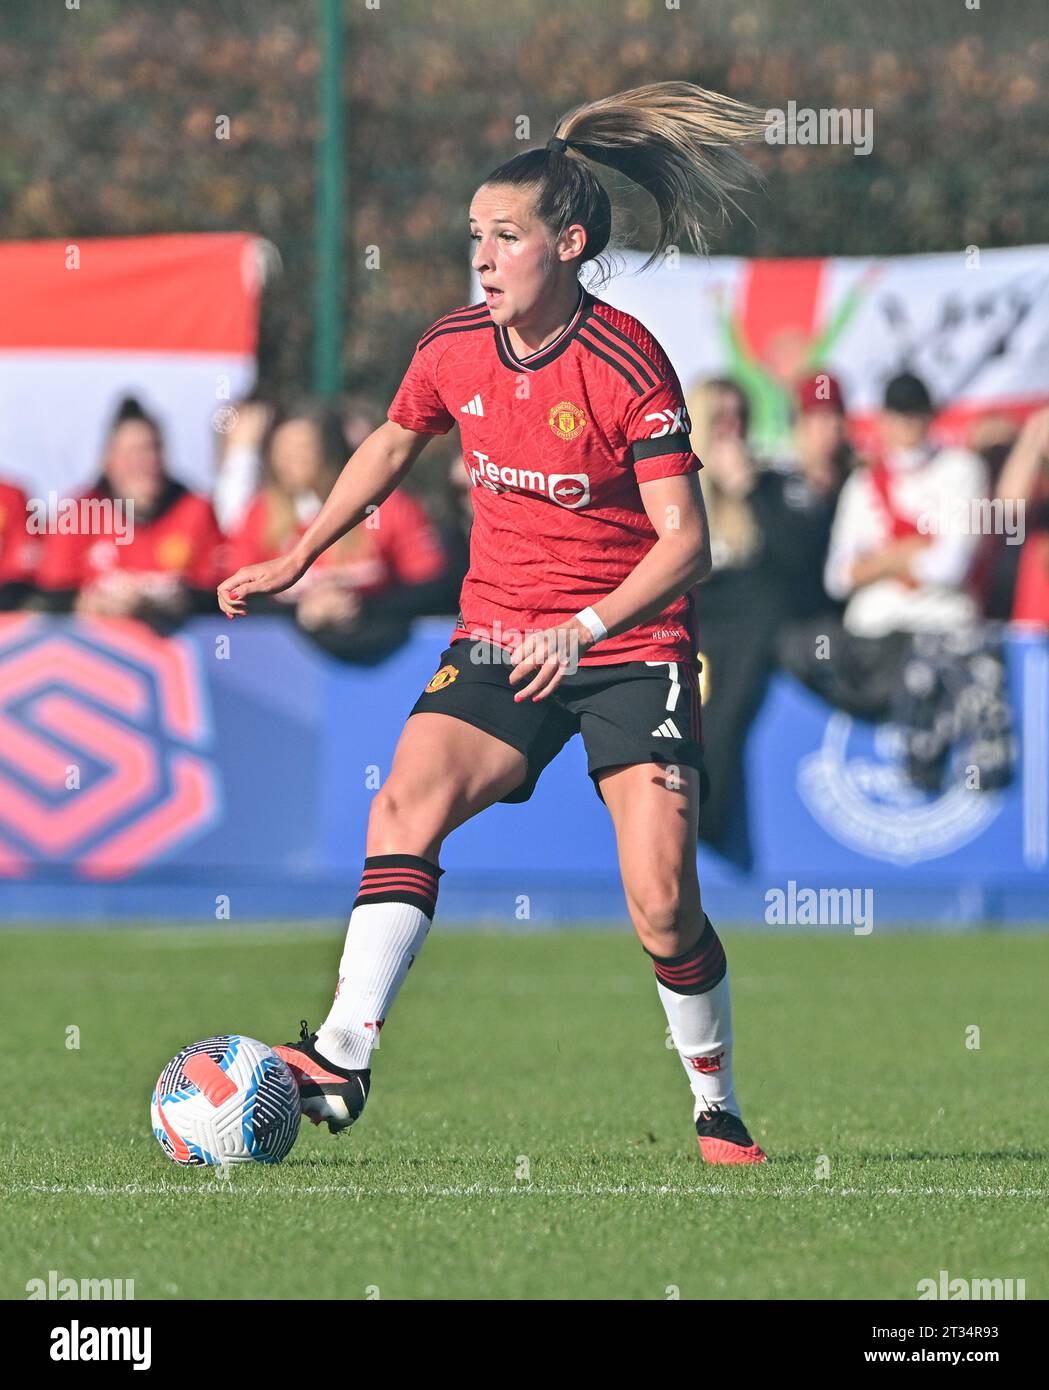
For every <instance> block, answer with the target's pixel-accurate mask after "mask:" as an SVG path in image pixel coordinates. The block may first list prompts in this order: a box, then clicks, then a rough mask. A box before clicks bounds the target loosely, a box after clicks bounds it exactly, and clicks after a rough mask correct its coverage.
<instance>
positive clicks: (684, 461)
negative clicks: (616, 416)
mask: <svg viewBox="0 0 1049 1390" xmlns="http://www.w3.org/2000/svg"><path fill="white" fill-rule="evenodd" d="M666 367H667V370H666V373H665V374H664V376H663V380H662V381H660V382H658V383H657V384H656V385H655V386H652V387H650V388H649V389H648V390H647V391H645V392H644V394H643V395H640V396H632V397H631V399H630V401H629V402H628V404H627V408H626V413H625V416H624V420H623V430H624V433H625V435H626V443H627V448H628V449H629V450H630V457H631V458H632V460H633V463H634V473H635V476H636V477H637V480H638V482H639V483H651V482H654V481H655V479H657V478H674V477H677V476H678V475H679V474H681V473H696V472H698V471H699V469H700V468H702V466H703V465H702V464H701V463H700V461H699V459H698V458H696V456H695V454H694V453H693V452H692V441H691V440H690V439H689V432H690V431H691V429H692V423H691V421H690V420H689V418H688V410H687V409H686V407H685V397H684V394H683V392H682V390H681V383H680V382H679V381H678V379H677V373H676V372H675V371H674V369H673V368H672V367H671V366H670V364H669V363H666Z"/></svg>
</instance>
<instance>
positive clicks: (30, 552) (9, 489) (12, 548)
mask: <svg viewBox="0 0 1049 1390" xmlns="http://www.w3.org/2000/svg"><path fill="white" fill-rule="evenodd" d="M38 558H39V542H38V541H37V539H36V537H35V536H32V535H30V534H29V533H28V532H27V530H26V499H25V493H24V492H22V490H21V488H17V487H15V486H13V484H11V483H0V584H13V583H25V582H26V581H27V580H29V579H31V578H32V576H33V570H34V569H35V568H36V563H37V560H38Z"/></svg>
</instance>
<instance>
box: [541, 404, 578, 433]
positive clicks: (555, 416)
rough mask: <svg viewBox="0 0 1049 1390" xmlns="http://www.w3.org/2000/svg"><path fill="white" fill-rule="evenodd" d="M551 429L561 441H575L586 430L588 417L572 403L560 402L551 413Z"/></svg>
mask: <svg viewBox="0 0 1049 1390" xmlns="http://www.w3.org/2000/svg"><path fill="white" fill-rule="evenodd" d="M549 425H550V428H551V429H552V430H553V432H554V434H556V435H557V436H558V438H560V439H575V438H576V437H577V435H580V434H582V432H583V430H584V429H586V416H585V415H584V414H583V412H582V410H580V408H579V406H577V405H573V404H572V402H571V401H558V403H557V404H556V405H555V406H554V408H553V409H552V410H551V411H550V419H549Z"/></svg>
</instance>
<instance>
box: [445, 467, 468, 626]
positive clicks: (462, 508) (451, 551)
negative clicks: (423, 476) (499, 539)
mask: <svg viewBox="0 0 1049 1390" xmlns="http://www.w3.org/2000/svg"><path fill="white" fill-rule="evenodd" d="M436 515H437V523H438V531H439V532H440V537H441V545H442V546H443V547H444V553H445V554H446V555H447V557H448V601H447V605H446V606H447V607H448V609H449V611H452V612H454V610H455V609H456V608H457V607H458V605H459V597H458V596H459V592H460V590H461V589H462V587H463V580H464V579H465V578H466V572H467V570H468V569H469V568H470V532H471V529H472V527H473V519H474V509H473V485H472V484H471V482H470V475H469V474H468V473H467V471H466V465H465V464H464V462H463V456H462V454H461V453H460V452H459V451H458V450H457V451H456V452H455V453H454V454H453V456H452V458H451V460H450V462H449V464H448V467H447V469H446V471H445V474H444V486H443V487H442V488H441V489H440V490H439V492H438V496H437V512H436Z"/></svg>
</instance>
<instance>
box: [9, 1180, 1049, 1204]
mask: <svg viewBox="0 0 1049 1390" xmlns="http://www.w3.org/2000/svg"><path fill="white" fill-rule="evenodd" d="M0 1192H2V1193H3V1194H4V1195H5V1196H15V1195H19V1194H20V1195H27V1194H30V1193H36V1194H39V1195H41V1196H72V1197H168V1196H173V1195H179V1196H181V1195H189V1196H195V1197H200V1196H211V1195H214V1194H227V1195H228V1194H230V1193H234V1192H235V1193H239V1194H240V1195H241V1196H244V1197H282V1196H294V1197H442V1198H464V1197H528V1196H531V1197H803V1196H811V1195H814V1194H819V1195H820V1196H822V1197H957V1198H961V1197H977V1198H995V1199H999V1198H1002V1197H1020V1198H1025V1199H1026V1198H1041V1199H1044V1198H1046V1197H1049V1189H1047V1188H1040V1187H833V1186H831V1185H829V1184H826V1183H807V1184H801V1183H798V1184H790V1185H787V1186H783V1185H780V1186H777V1187H754V1188H735V1187H724V1186H711V1187H671V1186H667V1185H659V1184H654V1183H637V1184H630V1185H626V1184H625V1185H619V1186H602V1185H601V1184H595V1185H594V1186H591V1187H581V1186H580V1187H571V1186H563V1187H537V1186H535V1185H534V1184H531V1183H518V1184H516V1185H515V1186H513V1187H484V1186H482V1185H481V1184H479V1183H478V1184H474V1185H473V1186H470V1187H427V1186H426V1185H425V1184H424V1185H422V1186H418V1187H403V1186H402V1187H355V1186H351V1185H337V1184H321V1185H316V1186H295V1187H285V1186H274V1187H245V1186H242V1185H241V1184H240V1183H238V1182H237V1181H236V1180H234V1179H229V1180H225V1181H220V1182H215V1181H210V1182H200V1183H159V1184H155V1185H152V1186H147V1185H144V1184H141V1183H126V1184H125V1185H124V1186H122V1187H101V1186H96V1185H94V1184H88V1185H87V1186H83V1187H74V1186H70V1185H67V1184H65V1183H53V1184H43V1183H6V1184H2V1185H0Z"/></svg>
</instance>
